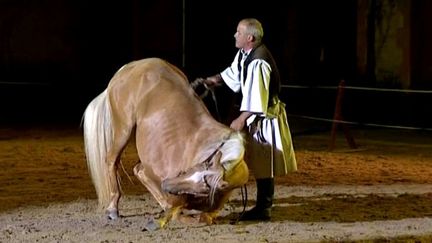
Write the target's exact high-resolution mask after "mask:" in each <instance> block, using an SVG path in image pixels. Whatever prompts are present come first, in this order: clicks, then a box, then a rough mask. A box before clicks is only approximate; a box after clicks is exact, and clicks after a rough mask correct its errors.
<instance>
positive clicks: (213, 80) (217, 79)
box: [204, 74, 222, 87]
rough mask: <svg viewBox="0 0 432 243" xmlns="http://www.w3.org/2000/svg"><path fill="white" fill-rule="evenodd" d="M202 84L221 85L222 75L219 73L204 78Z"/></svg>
mask: <svg viewBox="0 0 432 243" xmlns="http://www.w3.org/2000/svg"><path fill="white" fill-rule="evenodd" d="M204 84H205V85H207V86H209V87H217V86H221V85H222V77H221V75H220V74H216V75H213V76H210V77H207V78H206V79H204Z"/></svg>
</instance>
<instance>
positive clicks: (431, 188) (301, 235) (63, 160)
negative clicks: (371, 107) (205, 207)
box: [0, 127, 432, 242]
mask: <svg viewBox="0 0 432 243" xmlns="http://www.w3.org/2000/svg"><path fill="white" fill-rule="evenodd" d="M353 134H354V138H355V139H356V142H357V143H358V145H359V148H358V149H350V148H348V147H347V145H346V143H345V140H344V139H343V136H341V137H339V138H338V140H337V144H336V149H335V150H334V151H332V152H329V151H328V150H327V146H328V142H329V133H328V132H323V133H314V134H303V135H301V134H299V135H296V136H294V145H295V149H296V154H297V160H298V166H299V170H298V171H297V172H296V173H293V174H291V175H289V176H286V177H283V178H277V188H276V199H275V205H274V209H273V218H272V220H271V222H259V223H239V224H235V225H232V224H230V223H229V222H230V220H232V219H235V215H236V214H237V213H239V212H241V210H242V206H241V200H240V199H241V195H240V190H238V191H236V193H235V194H234V195H233V197H232V198H231V200H230V202H229V203H228V204H227V205H226V207H225V208H224V210H223V211H222V212H221V217H220V218H219V221H218V224H217V225H212V226H206V225H202V224H190V225H186V224H181V223H179V222H170V224H169V225H168V227H167V228H165V229H162V230H158V231H155V232H148V231H146V230H145V229H144V223H145V221H146V220H147V219H148V218H150V217H156V218H157V217H159V216H160V215H161V209H160V207H159V206H158V205H157V203H156V201H155V200H154V199H153V198H152V197H151V195H150V194H149V193H147V192H146V190H145V189H144V187H143V186H141V185H140V184H139V182H138V181H137V180H136V179H135V178H132V181H130V180H129V179H128V178H127V176H126V175H125V174H123V177H122V183H123V188H124V191H125V196H124V197H123V198H122V199H121V202H120V213H121V215H122V217H121V218H120V219H119V220H117V221H109V220H107V219H106V218H105V216H104V215H103V214H101V213H100V212H98V211H97V210H96V203H97V202H96V194H95V191H94V188H93V185H92V183H91V181H90V177H89V175H88V173H87V167H86V162H85V155H84V153H83V142H82V141H83V139H82V134H81V130H80V128H78V127H77V128H70V127H63V128H61V127H52V128H50V127H45V128H0V164H1V165H2V169H1V171H0V205H1V207H0V242H149V241H152V242H194V241H195V242H207V241H209V240H211V241H213V242H355V241H357V242H406V241H412V242H430V241H432V136H431V134H425V133H424V132H423V133H422V132H413V131H409V132H406V131H393V130H355V131H353ZM339 135H341V134H339ZM123 161H124V165H125V169H126V171H127V173H128V174H129V175H131V176H133V173H132V165H133V164H134V163H135V161H137V157H136V154H135V150H134V148H133V146H129V147H128V149H127V150H126V152H125V156H124V159H123ZM254 190H255V188H254V183H253V182H251V183H250V185H249V188H248V192H249V204H250V205H252V204H253V202H252V200H253V199H254V197H255V196H254V193H255V191H254Z"/></svg>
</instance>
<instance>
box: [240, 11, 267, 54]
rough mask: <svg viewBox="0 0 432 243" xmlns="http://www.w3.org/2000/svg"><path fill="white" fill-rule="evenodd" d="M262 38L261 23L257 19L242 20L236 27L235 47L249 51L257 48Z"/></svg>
mask: <svg viewBox="0 0 432 243" xmlns="http://www.w3.org/2000/svg"><path fill="white" fill-rule="evenodd" d="M263 36H264V31H263V28H262V25H261V23H260V22H259V21H258V20H257V19H253V18H248V19H242V20H241V21H240V22H239V23H238V25H237V31H236V33H235V34H234V38H235V39H236V47H237V48H239V49H243V50H244V51H249V50H250V49H252V48H254V47H256V46H258V45H259V44H260V43H261V40H262V38H263Z"/></svg>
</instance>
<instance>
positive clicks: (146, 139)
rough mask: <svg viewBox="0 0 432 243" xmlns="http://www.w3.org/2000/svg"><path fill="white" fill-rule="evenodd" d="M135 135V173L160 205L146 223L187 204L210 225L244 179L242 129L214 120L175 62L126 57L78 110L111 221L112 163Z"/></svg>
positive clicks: (115, 180) (116, 186) (115, 199)
mask: <svg viewBox="0 0 432 243" xmlns="http://www.w3.org/2000/svg"><path fill="white" fill-rule="evenodd" d="M133 136H135V137H134V139H135V144H136V149H137V153H138V157H139V161H138V162H137V164H136V165H135V166H134V168H133V173H134V175H135V176H136V177H137V178H138V180H139V181H140V182H141V183H142V184H143V185H144V186H145V187H146V188H147V190H148V191H149V192H150V193H151V194H152V196H153V197H154V198H155V200H156V201H157V202H158V203H159V205H160V206H161V208H162V209H163V211H164V217H162V218H161V219H159V220H158V221H157V222H154V221H153V222H152V223H151V224H150V226H149V228H150V229H158V228H163V227H164V226H165V225H166V224H167V223H168V222H169V221H170V220H173V219H177V220H180V221H182V220H181V219H182V218H184V217H187V216H186V214H183V212H184V211H186V210H189V211H196V212H198V215H199V218H200V220H201V221H204V222H205V223H207V224H209V225H210V224H213V223H214V222H215V218H216V217H217V216H218V212H220V210H221V208H222V207H223V205H224V204H225V203H226V202H227V201H228V200H229V197H230V195H231V193H232V192H233V190H234V189H236V188H239V187H241V186H243V185H245V184H246V183H247V181H248V177H249V172H248V167H247V165H246V162H245V160H244V154H245V137H244V134H242V133H241V132H236V131H234V130H232V129H231V128H229V127H228V126H226V125H224V124H222V123H221V122H218V121H217V120H216V119H215V118H213V116H212V115H211V113H210V112H209V111H208V109H207V108H206V106H205V104H204V102H203V101H202V100H201V99H200V97H199V96H198V95H197V94H196V92H195V90H194V89H193V88H192V87H191V85H190V83H189V81H188V79H187V77H186V75H185V74H184V73H183V72H182V71H181V70H180V69H179V68H177V67H176V66H174V65H173V64H171V63H169V62H168V61H166V60H163V59H160V58H146V59H141V60H136V61H132V62H130V63H127V64H125V65H124V66H123V67H121V68H120V69H119V70H118V71H117V72H116V73H115V74H114V76H113V77H112V78H111V80H110V81H109V83H108V86H107V88H106V89H105V90H104V91H103V92H102V93H100V94H99V95H98V96H96V97H95V98H94V99H93V100H92V101H91V102H90V103H89V104H88V106H87V107H86V109H85V111H84V114H83V137H84V147H85V155H86V161H87V167H88V169H89V174H90V176H91V179H92V182H93V185H94V187H95V190H96V194H97V197H98V202H99V205H100V208H101V209H105V212H106V215H107V217H108V219H110V220H115V219H117V218H118V217H119V207H118V205H119V201H120V198H121V185H120V181H119V179H120V178H119V177H120V175H119V173H118V169H119V164H120V163H121V155H122V152H123V151H124V149H125V147H126V146H127V144H128V143H129V141H130V139H131V138H133ZM195 216H196V215H195ZM195 218H196V217H195ZM186 221H187V220H186Z"/></svg>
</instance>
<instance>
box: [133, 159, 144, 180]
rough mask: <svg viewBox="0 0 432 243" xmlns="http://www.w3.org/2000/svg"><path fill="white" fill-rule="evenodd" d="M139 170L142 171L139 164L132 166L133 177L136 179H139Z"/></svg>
mask: <svg viewBox="0 0 432 243" xmlns="http://www.w3.org/2000/svg"><path fill="white" fill-rule="evenodd" d="M141 170H142V165H141V162H138V163H137V164H136V165H135V166H134V168H133V172H134V175H135V176H136V177H139V172H140V171H141Z"/></svg>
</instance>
